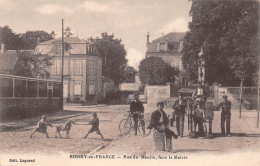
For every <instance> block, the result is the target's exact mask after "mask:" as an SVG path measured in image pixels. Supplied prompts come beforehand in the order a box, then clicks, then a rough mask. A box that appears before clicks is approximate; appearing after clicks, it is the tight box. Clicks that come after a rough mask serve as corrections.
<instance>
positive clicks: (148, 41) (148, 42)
mask: <svg viewBox="0 0 260 166" xmlns="http://www.w3.org/2000/svg"><path fill="white" fill-rule="evenodd" d="M147 43H149V32H148V33H147Z"/></svg>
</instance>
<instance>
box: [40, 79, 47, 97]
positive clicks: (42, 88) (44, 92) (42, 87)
mask: <svg viewBox="0 0 260 166" xmlns="http://www.w3.org/2000/svg"><path fill="white" fill-rule="evenodd" d="M39 97H47V82H39Z"/></svg>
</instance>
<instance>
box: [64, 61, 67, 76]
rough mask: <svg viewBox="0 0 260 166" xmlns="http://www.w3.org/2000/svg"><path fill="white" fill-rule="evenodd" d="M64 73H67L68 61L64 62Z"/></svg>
mask: <svg viewBox="0 0 260 166" xmlns="http://www.w3.org/2000/svg"><path fill="white" fill-rule="evenodd" d="M63 74H64V75H68V62H64V73H63Z"/></svg>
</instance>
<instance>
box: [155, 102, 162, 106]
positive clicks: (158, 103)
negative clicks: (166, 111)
mask: <svg viewBox="0 0 260 166" xmlns="http://www.w3.org/2000/svg"><path fill="white" fill-rule="evenodd" d="M156 105H157V106H158V105H162V106H164V102H162V101H159V102H157V104H156Z"/></svg>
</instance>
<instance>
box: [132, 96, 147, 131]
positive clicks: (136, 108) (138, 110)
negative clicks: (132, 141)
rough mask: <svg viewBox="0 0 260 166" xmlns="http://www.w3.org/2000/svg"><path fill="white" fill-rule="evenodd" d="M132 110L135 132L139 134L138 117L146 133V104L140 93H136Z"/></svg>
mask: <svg viewBox="0 0 260 166" xmlns="http://www.w3.org/2000/svg"><path fill="white" fill-rule="evenodd" d="M130 112H131V114H132V115H133V120H134V128H135V134H134V135H137V127H138V118H139V120H140V121H141V125H142V130H143V134H144V135H145V123H144V106H143V104H142V102H141V101H140V100H139V95H138V94H137V93H135V94H134V100H133V101H132V102H131V103H130Z"/></svg>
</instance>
